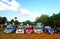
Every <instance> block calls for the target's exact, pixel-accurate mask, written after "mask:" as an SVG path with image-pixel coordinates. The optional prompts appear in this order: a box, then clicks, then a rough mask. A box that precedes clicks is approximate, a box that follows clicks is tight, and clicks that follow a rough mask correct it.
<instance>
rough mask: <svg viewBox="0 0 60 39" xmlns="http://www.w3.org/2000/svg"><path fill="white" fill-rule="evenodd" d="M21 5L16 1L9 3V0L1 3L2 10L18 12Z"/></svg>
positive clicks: (2, 0)
mask: <svg viewBox="0 0 60 39" xmlns="http://www.w3.org/2000/svg"><path fill="white" fill-rule="evenodd" d="M17 8H19V3H18V2H16V0H12V1H11V2H9V1H8V0H1V1H0V10H9V11H18V9H17Z"/></svg>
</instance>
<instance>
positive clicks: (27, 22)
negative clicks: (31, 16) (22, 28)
mask: <svg viewBox="0 0 60 39" xmlns="http://www.w3.org/2000/svg"><path fill="white" fill-rule="evenodd" d="M23 24H24V25H27V24H31V21H29V20H27V21H25V22H23Z"/></svg>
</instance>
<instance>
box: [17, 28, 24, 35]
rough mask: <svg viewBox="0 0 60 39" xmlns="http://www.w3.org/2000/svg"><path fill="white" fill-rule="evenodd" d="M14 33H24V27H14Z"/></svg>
mask: <svg viewBox="0 0 60 39" xmlns="http://www.w3.org/2000/svg"><path fill="white" fill-rule="evenodd" d="M16 33H21V34H23V33H24V28H23V27H18V28H17V29H16Z"/></svg>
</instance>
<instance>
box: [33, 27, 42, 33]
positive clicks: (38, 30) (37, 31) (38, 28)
mask: <svg viewBox="0 0 60 39" xmlns="http://www.w3.org/2000/svg"><path fill="white" fill-rule="evenodd" d="M33 30H34V33H38V34H40V33H42V32H43V28H42V27H34V28H33Z"/></svg>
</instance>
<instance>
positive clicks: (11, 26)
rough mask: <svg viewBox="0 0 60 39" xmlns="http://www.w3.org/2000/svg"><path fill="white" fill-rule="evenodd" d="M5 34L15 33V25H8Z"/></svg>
mask: <svg viewBox="0 0 60 39" xmlns="http://www.w3.org/2000/svg"><path fill="white" fill-rule="evenodd" d="M4 32H5V33H13V32H15V27H14V26H13V25H8V26H7V27H6V28H5V29H4Z"/></svg>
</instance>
